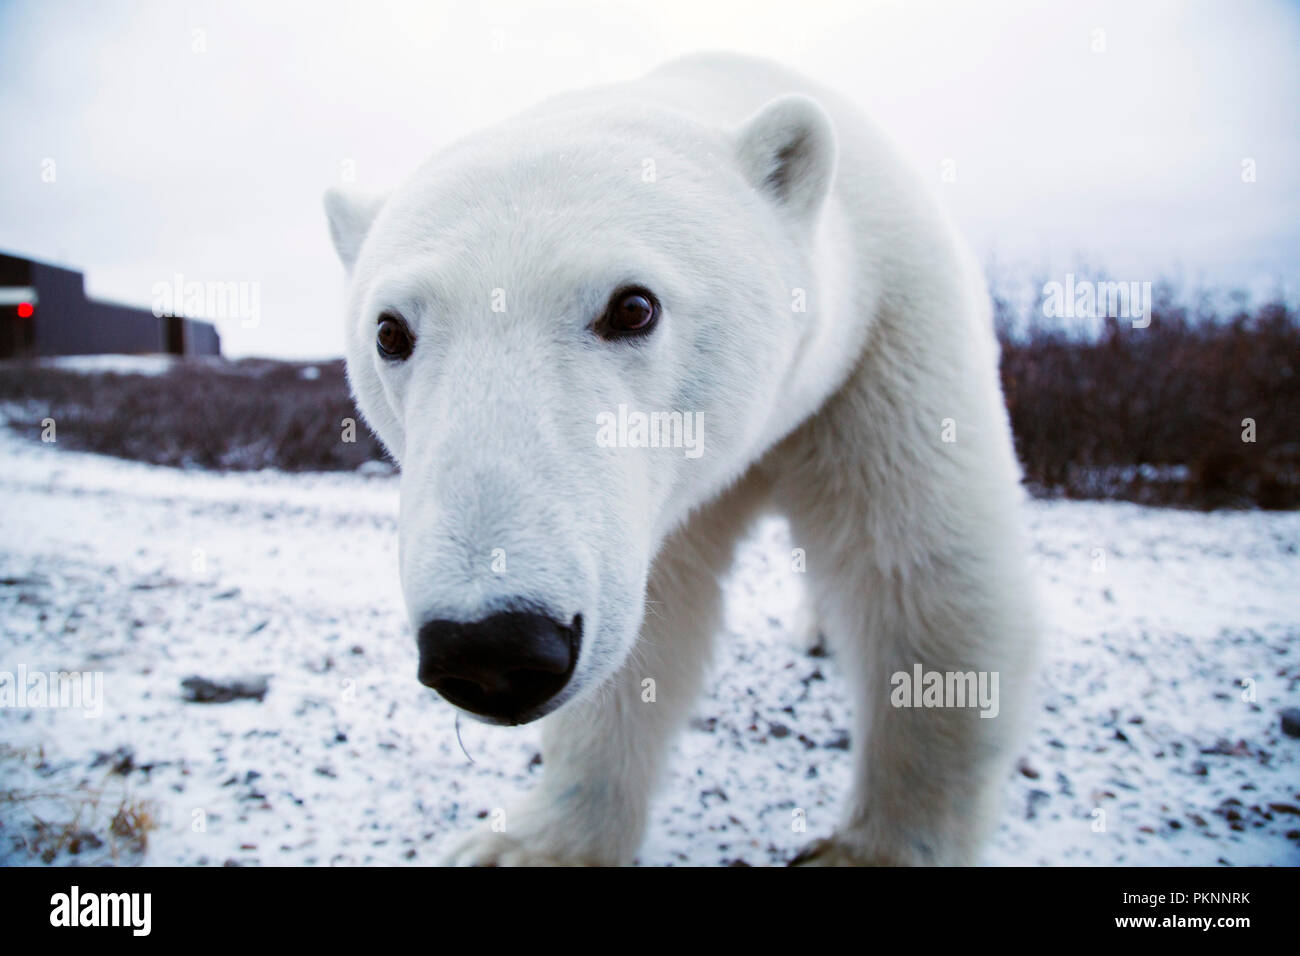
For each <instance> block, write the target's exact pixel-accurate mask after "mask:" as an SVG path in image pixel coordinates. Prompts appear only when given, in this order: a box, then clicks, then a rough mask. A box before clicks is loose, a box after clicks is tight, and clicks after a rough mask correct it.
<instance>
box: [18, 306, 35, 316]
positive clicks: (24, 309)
mask: <svg viewBox="0 0 1300 956" xmlns="http://www.w3.org/2000/svg"><path fill="white" fill-rule="evenodd" d="M35 311H36V310H35V309H34V308H32V304H31V303H30V302H19V303H18V318H20V319H30V318H31V317H32V313H34V312H35Z"/></svg>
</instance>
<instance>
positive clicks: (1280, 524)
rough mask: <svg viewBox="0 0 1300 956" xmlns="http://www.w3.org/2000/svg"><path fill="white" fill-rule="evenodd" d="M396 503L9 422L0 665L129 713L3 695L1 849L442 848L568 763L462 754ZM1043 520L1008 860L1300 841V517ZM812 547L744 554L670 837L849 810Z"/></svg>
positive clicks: (1151, 856) (710, 851)
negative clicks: (800, 643) (815, 645)
mask: <svg viewBox="0 0 1300 956" xmlns="http://www.w3.org/2000/svg"><path fill="white" fill-rule="evenodd" d="M396 505H397V502H396V484H395V482H394V481H393V480H392V479H391V478H389V479H385V478H365V477H360V476H356V475H341V474H339V475H313V476H288V475H281V474H253V475H247V474H245V475H234V474H213V473H206V472H181V471H175V470H171V469H165V468H157V467H152V466H146V465H139V464H133V463H128V462H122V461H116V460H111V459H105V458H99V457H96V456H92V455H85V454H79V453H75V452H67V451H62V450H56V449H55V448H53V447H49V446H42V445H39V444H34V443H28V442H24V441H22V440H20V439H18V438H15V437H13V436H10V435H4V436H3V437H0V627H2V637H0V670H3V671H9V672H15V671H16V670H17V668H18V667H19V666H23V667H26V668H27V670H28V672H29V673H30V672H35V671H38V670H41V671H49V670H60V671H66V670H73V669H75V670H84V671H97V672H102V673H103V675H104V679H103V688H104V706H103V715H102V716H101V717H99V718H93V717H85V716H82V715H81V714H80V713H79V712H75V711H69V710H59V709H32V708H25V709H20V708H0V862H7V863H23V862H30V861H34V860H36V859H38V858H37V857H36V856H35V855H34V854H33V853H32V852H31V850H30V849H29V848H28V847H29V844H30V843H31V842H32V841H34V840H35V838H36V833H37V820H38V819H39V820H41V821H44V822H45V823H46V824H47V825H52V824H53V825H57V824H62V823H67V822H69V821H71V820H72V818H73V815H74V814H76V813H77V812H78V811H79V810H80V812H81V814H82V816H81V819H80V820H79V821H78V823H77V826H76V827H75V828H73V829H74V830H75V829H78V828H80V829H86V830H91V831H94V832H98V833H99V835H100V836H101V837H103V841H102V844H101V845H100V846H99V847H98V848H95V847H93V846H92V844H93V842H94V841H93V840H83V841H82V846H81V847H80V850H81V852H80V853H78V854H77V855H73V854H71V853H69V852H67V851H66V850H65V851H61V852H59V853H58V854H57V855H55V857H54V859H55V860H56V861H57V862H63V863H75V862H82V863H86V862H98V861H100V860H104V859H108V858H111V856H112V854H113V853H114V851H115V850H116V852H117V854H118V858H119V859H120V860H121V861H123V862H144V863H155V864H195V863H200V864H213V865H219V864H222V863H226V862H230V861H234V862H238V863H246V864H247V863H263V864H327V863H343V864H367V863H407V862H413V863H430V862H436V861H437V860H438V859H439V858H440V855H441V853H442V851H444V850H445V849H446V847H447V845H448V842H449V841H451V840H454V839H455V838H456V837H457V836H458V835H459V834H461V833H463V832H464V831H465V830H466V829H467V828H469V827H472V826H475V825H483V821H482V820H481V819H480V818H482V817H485V816H486V815H487V814H488V813H490V812H491V811H492V810H493V809H494V808H497V807H503V806H504V807H509V806H510V805H511V804H512V803H513V802H514V799H515V798H516V797H517V796H518V795H519V794H520V793H522V792H523V791H524V790H526V789H527V788H528V787H530V786H531V785H533V784H534V783H535V781H536V778H537V777H538V776H539V774H540V772H541V768H540V766H539V760H538V746H537V741H538V734H537V728H536V727H535V726H530V727H524V728H518V729H504V728H494V727H487V726H484V725H481V724H478V723H475V722H472V721H462V722H461V727H460V734H461V738H462V740H463V742H464V752H462V749H461V747H460V745H459V744H458V743H457V738H456V731H455V721H454V714H453V711H452V709H451V707H450V706H449V705H447V704H445V703H443V702H442V701H440V700H439V699H438V698H437V697H436V696H435V695H434V694H433V693H432V692H430V691H427V690H425V689H424V688H422V687H421V686H420V685H419V684H418V683H417V682H416V680H415V666H416V655H415V648H414V643H413V641H412V640H411V638H410V636H409V634H408V633H407V630H406V626H405V622H404V619H403V614H402V611H401V599H400V594H399V591H398V587H397V582H396V574H395V569H396V543H397V542H396V530H395V525H394V519H395V515H396ZM1029 522H1030V525H1031V529H1032V536H1033V542H1034V554H1033V561H1034V566H1035V571H1036V576H1037V578H1038V581H1039V583H1040V585H1041V590H1042V597H1043V602H1044V604H1045V606H1046V611H1047V616H1048V619H1049V621H1050V627H1049V629H1048V632H1047V634H1046V636H1045V646H1046V649H1045V653H1044V663H1043V668H1042V673H1041V676H1040V678H1039V681H1038V693H1039V701H1038V703H1037V705H1036V706H1035V708H1034V713H1033V721H1032V727H1031V728H1030V731H1029V734H1028V738H1027V740H1026V743H1025V747H1024V752H1023V757H1022V761H1021V765H1020V768H1019V769H1018V770H1017V771H1016V772H1015V773H1014V774H1013V775H1012V776H1011V777H1010V778H1009V779H1008V780H1007V782H1006V805H1005V810H1004V813H1003V819H1002V824H1001V827H1000V830H999V832H998V834H997V836H996V839H995V840H994V842H993V843H992V845H991V846H990V847H989V850H988V852H987V854H986V860H987V862H989V863H993V864H1004V863H1030V864H1035V863H1046V864H1156V863H1172V864H1214V863H1216V862H1221V863H1231V864H1253V863H1283V864H1297V863H1300V739H1294V738H1290V737H1286V736H1284V735H1283V734H1282V732H1281V730H1280V724H1279V717H1278V712H1279V710H1280V708H1282V707H1284V706H1288V705H1295V704H1296V703H1297V702H1298V701H1297V697H1298V695H1297V684H1298V683H1300V659H1298V648H1300V643H1298V641H1297V638H1298V637H1300V550H1298V549H1300V514H1265V513H1259V512H1249V513H1220V514H1210V515H1205V514H1197V513H1191V512H1179V511H1165V510H1154V509H1147V508H1141V507H1136V506H1132V505H1127V504H1107V503H1075V502H1058V503H1044V502H1038V503H1034V504H1033V505H1031V507H1030V509H1029ZM1096 549H1102V552H1100V554H1101V555H1102V556H1104V568H1101V567H1100V566H1099V564H1098V554H1099V553H1098V552H1096ZM788 554H789V542H788V541H787V539H786V537H785V529H784V526H783V525H782V524H781V523H780V522H777V521H775V520H773V521H770V522H768V523H766V524H764V525H763V526H762V527H761V528H760V529H759V531H758V533H757V534H756V535H755V537H754V540H753V541H752V542H751V543H750V544H749V545H748V547H747V548H746V550H745V552H744V555H743V558H742V560H741V562H740V568H739V570H738V572H737V574H736V575H735V577H734V579H733V580H732V581H731V583H730V597H731V602H730V611H729V619H728V632H729V633H727V634H726V635H725V636H724V637H723V639H722V640H721V641H720V644H719V652H718V655H717V663H716V665H715V668H714V670H713V672H712V677H711V680H710V681H709V684H708V692H707V694H706V695H705V696H704V697H702V698H701V699H700V701H699V702H698V705H697V707H696V716H695V718H694V719H693V720H692V723H691V727H690V729H689V730H687V731H686V732H685V733H684V734H683V735H682V736H681V738H680V739H679V742H678V744H677V747H676V751H675V755H674V758H673V761H672V765H671V766H672V773H671V776H670V778H669V779H668V780H667V782H666V784H665V786H664V788H663V790H662V791H661V793H660V794H659V797H658V799H657V801H656V803H655V812H654V814H653V819H652V823H651V827H650V832H649V836H648V838H647V841H646V843H645V845H644V847H643V849H642V851H641V854H640V857H639V859H640V862H641V863H643V864H650V865H659V864H681V863H687V864H710V865H711V864H725V863H733V862H738V861H740V862H746V863H751V864H767V863H780V862H783V861H784V860H787V859H789V858H790V857H791V856H792V855H793V854H794V853H795V852H796V851H797V850H798V848H799V847H800V846H802V845H803V844H804V843H805V842H806V841H808V840H810V839H812V838H814V837H817V836H822V835H825V834H827V833H828V832H829V831H830V830H831V829H832V827H833V825H834V823H835V820H836V811H837V808H838V806H839V805H840V801H841V798H842V797H843V795H844V794H845V792H846V788H847V785H848V775H849V759H850V755H849V752H848V750H847V749H846V747H847V744H848V734H847V728H848V726H849V703H848V700H847V697H846V694H845V686H844V683H843V681H842V680H841V679H840V677H839V676H838V675H837V673H836V668H835V661H834V659H833V658H831V659H827V658H816V657H811V656H808V655H807V654H805V653H804V652H803V651H802V650H800V649H799V648H797V647H796V646H795V645H794V644H793V642H792V639H791V638H790V636H789V633H788V627H787V622H789V621H790V620H791V618H792V614H793V609H794V608H795V607H796V605H797V603H798V600H799V582H798V580H797V575H794V574H792V573H790V572H788V571H787V570H786V569H787V568H788V561H787V559H786V558H787V555H788ZM250 674H267V675H271V676H270V691H269V693H268V694H267V695H266V697H265V699H264V700H263V701H262V702H260V703H259V702H257V701H237V702H233V703H223V704H200V703H190V702H186V701H185V700H184V699H183V697H182V692H181V681H182V680H183V679H185V678H186V677H189V676H191V675H201V676H204V677H225V676H229V675H250ZM1243 681H1250V682H1253V684H1252V685H1249V686H1253V693H1254V698H1255V699H1254V701H1253V702H1252V701H1249V700H1246V699H1243V698H1244V697H1248V696H1250V694H1249V688H1248V687H1247V688H1243V684H1242V682H1243ZM466 753H467V754H468V755H469V757H472V759H473V763H471V762H470V760H469V759H467V756H466ZM128 754H129V759H126V758H127V755H128ZM115 766H116V767H117V768H118V770H119V771H122V770H124V771H125V773H121V772H114V769H113V768H114V767H115ZM92 794H101V796H100V797H99V804H98V805H97V806H91V805H86V804H85V801H86V800H87V799H88V798H89V796H90V795H92ZM123 798H128V799H130V800H133V801H136V802H138V803H141V804H142V805H143V806H146V807H151V808H152V812H153V813H154V815H155V816H156V819H157V822H158V828H157V829H156V830H154V831H153V833H152V834H151V835H150V839H149V843H148V848H147V850H145V852H144V853H143V854H140V853H135V852H133V851H131V850H130V849H129V846H124V845H121V844H122V841H119V840H117V839H114V838H112V837H111V834H110V832H109V828H108V827H107V826H106V822H107V818H108V817H109V816H111V813H112V810H113V809H114V808H115V807H116V806H117V805H118V803H119V802H120V801H121V800H122V799H123ZM796 810H802V811H804V814H805V816H806V820H807V832H806V833H798V832H795V831H794V828H793V826H792V820H793V819H794V818H795V816H796V814H795V811H796ZM1096 810H1101V811H1103V812H1104V817H1102V816H1099V815H1097V814H1095V812H1094V811H1096ZM1103 819H1104V829H1098V826H1099V821H1101V820H1103Z"/></svg>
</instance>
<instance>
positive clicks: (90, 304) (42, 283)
mask: <svg viewBox="0 0 1300 956" xmlns="http://www.w3.org/2000/svg"><path fill="white" fill-rule="evenodd" d="M141 352H167V353H170V354H172V355H220V354H221V337H220V336H219V335H218V334H217V330H216V329H215V328H214V327H213V326H212V324H211V323H209V322H199V321H195V320H193V319H185V318H181V317H179V316H175V315H164V316H161V317H160V316H156V315H154V314H153V312H151V311H150V310H148V309H133V308H131V307H129V306H125V305H114V304H113V303H110V302H96V301H95V300H94V299H88V298H86V285H85V280H84V278H83V277H82V274H81V273H80V272H73V271H72V270H70V269H61V268H59V267H58V266H51V265H46V264H45V263H43V262H33V261H32V260H30V259H23V258H20V257H18V256H8V255H4V254H3V253H0V358H22V357H26V356H37V355H99V354H104V353H141Z"/></svg>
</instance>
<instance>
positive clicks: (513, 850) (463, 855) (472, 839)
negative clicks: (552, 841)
mask: <svg viewBox="0 0 1300 956" xmlns="http://www.w3.org/2000/svg"><path fill="white" fill-rule="evenodd" d="M445 864H446V865H447V866H583V865H584V864H586V861H583V860H578V859H564V858H562V857H559V856H557V855H555V854H554V853H552V852H548V851H546V850H541V849H534V848H532V847H530V846H529V845H527V844H525V843H524V842H523V841H521V840H517V839H515V838H514V837H512V836H510V835H509V834H506V833H497V832H495V831H492V830H482V831H476V832H474V833H472V834H470V835H469V836H468V837H466V838H465V839H463V840H461V841H460V843H458V844H457V845H456V847H455V848H454V849H453V850H452V851H451V853H449V854H448V855H447V858H446V860H445Z"/></svg>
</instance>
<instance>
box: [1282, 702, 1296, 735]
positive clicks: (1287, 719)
mask: <svg viewBox="0 0 1300 956" xmlns="http://www.w3.org/2000/svg"><path fill="white" fill-rule="evenodd" d="M1282 733H1284V734H1286V735H1287V736H1288V737H1300V707H1287V708H1286V709H1285V710H1283V711H1282Z"/></svg>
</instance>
